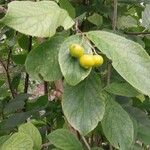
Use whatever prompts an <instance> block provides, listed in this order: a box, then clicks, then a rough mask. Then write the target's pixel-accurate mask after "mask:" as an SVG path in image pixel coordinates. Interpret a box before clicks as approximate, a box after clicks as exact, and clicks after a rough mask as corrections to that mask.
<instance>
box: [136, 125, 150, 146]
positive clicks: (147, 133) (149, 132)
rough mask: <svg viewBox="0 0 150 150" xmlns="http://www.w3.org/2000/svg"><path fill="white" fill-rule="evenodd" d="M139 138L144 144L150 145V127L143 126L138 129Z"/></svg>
mask: <svg viewBox="0 0 150 150" xmlns="http://www.w3.org/2000/svg"><path fill="white" fill-rule="evenodd" d="M137 138H138V139H139V140H141V141H142V142H143V143H144V144H146V145H149V144H150V126H147V127H146V126H141V127H139V128H138V135H137Z"/></svg>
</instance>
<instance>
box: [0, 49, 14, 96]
mask: <svg viewBox="0 0 150 150" xmlns="http://www.w3.org/2000/svg"><path fill="white" fill-rule="evenodd" d="M11 53H12V49H11V48H10V49H9V53H8V57H7V62H6V65H5V64H4V63H3V61H2V60H1V59H0V63H1V65H2V66H3V68H4V70H5V73H6V77H7V82H8V87H9V89H10V92H11V95H12V97H13V98H14V97H15V93H14V90H13V88H12V86H11V78H10V74H9V65H10V58H11Z"/></svg>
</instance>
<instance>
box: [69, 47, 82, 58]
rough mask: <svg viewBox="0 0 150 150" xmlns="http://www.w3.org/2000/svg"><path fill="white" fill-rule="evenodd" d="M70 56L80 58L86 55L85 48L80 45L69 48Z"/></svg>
mask: <svg viewBox="0 0 150 150" xmlns="http://www.w3.org/2000/svg"><path fill="white" fill-rule="evenodd" d="M69 51H70V55H71V56H72V57H75V58H80V57H81V56H82V55H83V54H84V48H83V47H82V46H80V45H79V44H72V45H70V47H69Z"/></svg>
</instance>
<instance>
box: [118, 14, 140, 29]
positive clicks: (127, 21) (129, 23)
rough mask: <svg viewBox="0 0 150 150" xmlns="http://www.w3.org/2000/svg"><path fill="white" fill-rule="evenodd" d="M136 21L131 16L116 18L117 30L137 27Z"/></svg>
mask: <svg viewBox="0 0 150 150" xmlns="http://www.w3.org/2000/svg"><path fill="white" fill-rule="evenodd" d="M137 26H138V24H137V20H136V19H135V18H133V17H132V16H121V17H119V18H118V21H117V27H118V28H119V29H125V28H132V27H137Z"/></svg>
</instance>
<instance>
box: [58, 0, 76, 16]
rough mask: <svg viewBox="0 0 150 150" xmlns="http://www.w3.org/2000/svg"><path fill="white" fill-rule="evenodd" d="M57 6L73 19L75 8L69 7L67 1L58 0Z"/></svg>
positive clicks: (69, 4)
mask: <svg viewBox="0 0 150 150" xmlns="http://www.w3.org/2000/svg"><path fill="white" fill-rule="evenodd" d="M59 4H60V7H61V8H63V9H65V10H67V12H68V13H69V15H70V16H71V17H72V18H75V15H76V13H75V8H74V7H73V6H72V5H71V3H70V1H69V0H59Z"/></svg>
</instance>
